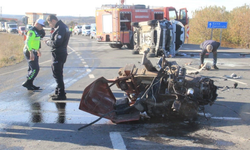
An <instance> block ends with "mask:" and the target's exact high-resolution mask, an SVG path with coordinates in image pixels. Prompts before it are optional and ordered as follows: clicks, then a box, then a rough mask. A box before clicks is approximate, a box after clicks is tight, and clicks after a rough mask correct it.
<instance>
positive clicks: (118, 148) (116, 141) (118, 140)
mask: <svg viewBox="0 0 250 150" xmlns="http://www.w3.org/2000/svg"><path fill="white" fill-rule="evenodd" d="M109 137H110V139H111V142H112V145H113V149H115V150H127V149H126V145H125V144H124V141H123V138H122V136H121V134H120V132H110V133H109Z"/></svg>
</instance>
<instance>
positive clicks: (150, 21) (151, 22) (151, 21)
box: [148, 20, 157, 26]
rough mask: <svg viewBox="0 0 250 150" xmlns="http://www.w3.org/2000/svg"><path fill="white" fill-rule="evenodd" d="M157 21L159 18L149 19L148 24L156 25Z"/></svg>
mask: <svg viewBox="0 0 250 150" xmlns="http://www.w3.org/2000/svg"><path fill="white" fill-rule="evenodd" d="M156 22H157V20H149V21H148V25H149V26H152V25H155V23H156Z"/></svg>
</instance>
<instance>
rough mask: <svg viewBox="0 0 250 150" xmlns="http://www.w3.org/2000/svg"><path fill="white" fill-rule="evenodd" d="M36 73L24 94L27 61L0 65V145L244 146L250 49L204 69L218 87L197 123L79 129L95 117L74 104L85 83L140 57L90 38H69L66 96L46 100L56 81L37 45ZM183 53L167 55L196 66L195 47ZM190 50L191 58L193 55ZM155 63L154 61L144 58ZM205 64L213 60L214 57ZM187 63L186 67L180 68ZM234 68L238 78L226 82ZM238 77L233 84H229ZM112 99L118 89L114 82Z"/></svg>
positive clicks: (132, 149)
mask: <svg viewBox="0 0 250 150" xmlns="http://www.w3.org/2000/svg"><path fill="white" fill-rule="evenodd" d="M41 51H42V57H41V58H40V60H39V62H40V67H41V69H40V72H39V74H38V76H37V78H36V80H35V81H34V83H35V85H37V86H40V87H41V88H42V90H39V91H27V90H26V89H25V88H24V87H22V86H21V84H22V82H24V81H25V79H26V74H27V69H28V68H27V62H26V61H23V62H21V63H19V64H16V65H14V66H9V67H3V68H0V82H1V84H0V149H9V150H10V149H15V150H19V149H32V150H33V149H43V150H44V149H98V150H99V149H128V150H137V149H159V150H160V149H192V150H193V149H197V150H198V149H246V150H247V149H250V144H249V142H250V137H249V135H250V128H249V125H250V101H249V97H250V90H249V85H250V74H249V72H250V55H245V56H240V53H248V52H250V50H244V49H230V48H220V49H219V50H218V53H219V54H218V67H219V68H220V69H219V70H210V71H202V72H201V73H200V74H201V75H203V76H208V77H211V78H212V79H213V80H214V81H215V84H216V85H217V86H218V87H219V89H218V91H217V93H218V98H217V100H216V102H215V104H214V105H212V106H207V107H206V109H205V115H206V117H204V114H202V113H201V116H199V118H198V121H197V122H195V123H192V124H188V123H187V122H178V121H176V122H175V121H174V122H168V121H165V120H141V121H138V122H132V123H122V124H113V123H112V122H111V121H109V120H107V119H101V120H100V121H99V122H97V123H95V124H94V125H92V126H90V127H87V128H85V129H83V130H81V131H78V130H77V129H78V128H79V127H81V126H83V125H85V124H88V123H90V122H92V121H94V120H95V119H97V118H98V117H97V116H93V115H91V114H89V113H86V112H83V111H81V110H79V109H78V107H79V102H80V99H81V95H82V92H83V90H84V88H85V87H86V86H87V85H89V84H90V83H91V82H93V81H94V80H95V79H97V78H99V77H101V76H103V77H105V78H107V79H113V78H115V77H117V76H118V74H117V73H118V70H119V68H121V67H124V66H125V65H126V64H135V65H136V66H137V67H142V66H141V64H140V61H141V57H142V55H132V54H131V50H127V49H125V48H122V49H112V48H110V47H109V46H108V45H103V44H98V43H97V42H96V41H95V40H90V39H89V37H82V36H73V37H71V39H70V42H69V48H68V53H69V55H68V59H67V62H66V64H65V68H64V81H65V86H66V93H67V98H68V99H67V100H66V101H56V102H54V101H51V100H50V99H49V96H48V95H49V94H51V93H53V91H54V87H55V81H54V79H53V77H52V72H51V68H50V65H51V53H50V49H49V47H46V46H45V45H42V50H41ZM180 52H181V53H182V54H183V56H176V57H175V58H169V59H168V60H169V61H177V63H178V64H179V65H181V66H185V67H186V68H187V69H188V71H195V70H196V69H197V67H198V64H199V52H200V49H199V45H190V44H186V45H184V46H183V47H182V49H181V50H180ZM191 54H192V55H191ZM150 60H151V61H152V63H153V64H154V65H155V64H156V62H157V60H158V58H150ZM205 62H208V63H212V54H210V56H209V58H206V59H205ZM186 64H188V65H186ZM232 73H235V74H236V75H237V76H241V78H240V79H231V78H227V77H225V75H226V76H230V75H231V74H232ZM235 82H237V83H238V87H237V88H236V89H234V88H233V84H234V83H235ZM112 90H113V92H114V95H115V97H116V98H122V97H123V92H121V91H120V90H118V89H117V88H116V87H115V86H113V87H112Z"/></svg>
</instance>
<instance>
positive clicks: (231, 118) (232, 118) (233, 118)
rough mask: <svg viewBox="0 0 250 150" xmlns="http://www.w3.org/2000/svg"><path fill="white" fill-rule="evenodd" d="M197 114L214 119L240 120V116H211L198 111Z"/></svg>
mask: <svg viewBox="0 0 250 150" xmlns="http://www.w3.org/2000/svg"><path fill="white" fill-rule="evenodd" d="M198 115H199V116H204V115H205V116H206V117H207V118H211V119H216V120H241V118H237V117H212V115H211V114H210V113H205V114H204V113H198Z"/></svg>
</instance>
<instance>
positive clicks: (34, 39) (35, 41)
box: [25, 30, 40, 51]
mask: <svg viewBox="0 0 250 150" xmlns="http://www.w3.org/2000/svg"><path fill="white" fill-rule="evenodd" d="M25 45H26V47H27V49H28V50H29V51H31V50H33V49H34V50H39V48H40V35H39V34H38V33H37V32H36V31H34V30H29V31H28V33H27V39H26V41H25Z"/></svg>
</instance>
